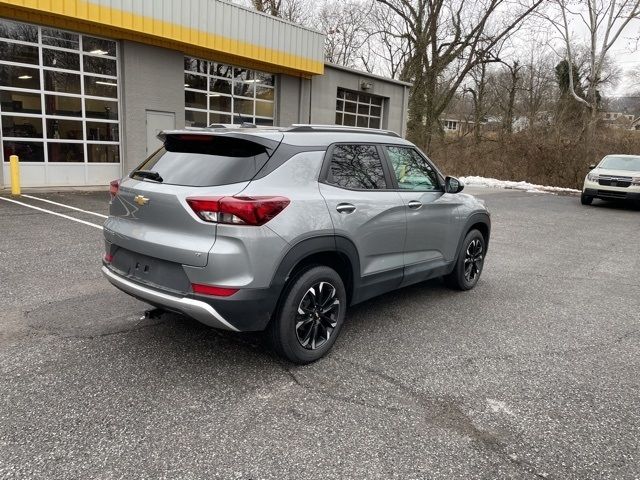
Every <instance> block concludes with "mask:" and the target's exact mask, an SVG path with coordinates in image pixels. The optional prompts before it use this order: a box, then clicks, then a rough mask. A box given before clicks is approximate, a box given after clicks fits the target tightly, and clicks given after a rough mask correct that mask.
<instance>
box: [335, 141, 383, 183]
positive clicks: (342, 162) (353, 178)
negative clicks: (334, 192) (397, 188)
mask: <svg viewBox="0 0 640 480" xmlns="http://www.w3.org/2000/svg"><path fill="white" fill-rule="evenodd" d="M329 182H330V183H334V184H336V185H338V186H340V187H343V188H352V189H381V188H385V187H386V182H385V179H384V171H383V170H382V161H381V160H380V157H379V156H378V151H377V150H376V147H374V146H373V145H338V146H336V147H335V148H334V149H333V154H332V157H331V168H330V171H329Z"/></svg>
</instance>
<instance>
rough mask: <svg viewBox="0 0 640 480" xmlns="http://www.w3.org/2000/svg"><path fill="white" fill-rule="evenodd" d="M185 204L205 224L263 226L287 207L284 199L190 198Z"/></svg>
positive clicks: (287, 203) (287, 202)
mask: <svg viewBox="0 0 640 480" xmlns="http://www.w3.org/2000/svg"><path fill="white" fill-rule="evenodd" d="M187 203H188V204H189V206H190V207H191V208H192V209H193V211H194V212H196V214H197V215H198V216H199V217H200V218H201V219H202V220H204V221H205V222H212V223H224V224H229V225H255V226H258V225H264V224H265V223H267V222H268V221H269V220H271V219H272V218H273V217H275V216H276V215H278V214H279V213H280V212H281V211H282V210H284V209H285V208H286V207H287V205H289V203H290V200H289V199H288V198H285V197H191V198H187Z"/></svg>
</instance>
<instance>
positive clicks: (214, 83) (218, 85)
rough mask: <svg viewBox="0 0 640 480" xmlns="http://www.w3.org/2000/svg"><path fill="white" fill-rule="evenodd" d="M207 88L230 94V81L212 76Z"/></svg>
mask: <svg viewBox="0 0 640 480" xmlns="http://www.w3.org/2000/svg"><path fill="white" fill-rule="evenodd" d="M209 90H211V91H212V92H215V93H226V94H227V95H231V82H230V81H229V80H221V79H219V78H212V79H211V80H210V83H209Z"/></svg>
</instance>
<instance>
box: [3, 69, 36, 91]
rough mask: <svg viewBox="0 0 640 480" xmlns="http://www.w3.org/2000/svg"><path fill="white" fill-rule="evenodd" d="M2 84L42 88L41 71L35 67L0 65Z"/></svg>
mask: <svg viewBox="0 0 640 480" xmlns="http://www.w3.org/2000/svg"><path fill="white" fill-rule="evenodd" d="M0 85H4V86H7V87H15V88H30V89H38V90H40V72H39V71H38V70H36V69H34V68H27V67H15V66H13V65H0Z"/></svg>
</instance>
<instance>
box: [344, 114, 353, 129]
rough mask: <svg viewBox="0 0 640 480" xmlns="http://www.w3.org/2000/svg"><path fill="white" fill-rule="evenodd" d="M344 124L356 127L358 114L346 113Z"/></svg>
mask: <svg viewBox="0 0 640 480" xmlns="http://www.w3.org/2000/svg"><path fill="white" fill-rule="evenodd" d="M342 124H343V125H345V126H347V127H355V126H356V116H355V115H349V114H347V113H345V114H344V120H343V123H342Z"/></svg>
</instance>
